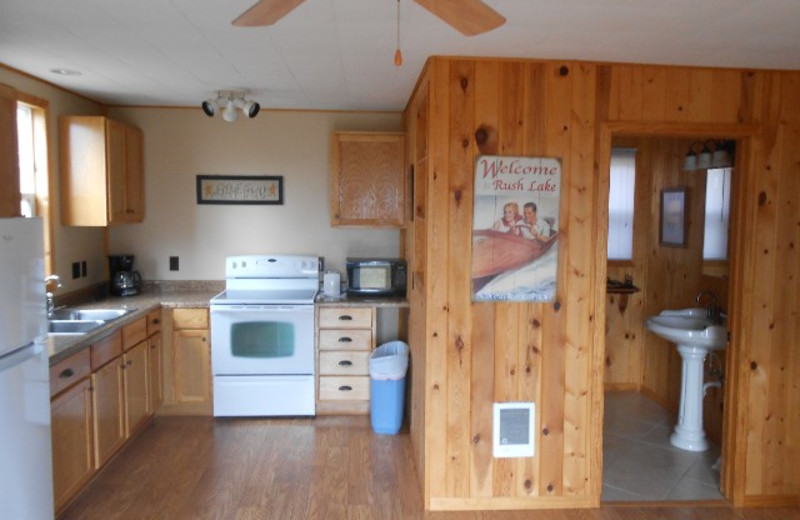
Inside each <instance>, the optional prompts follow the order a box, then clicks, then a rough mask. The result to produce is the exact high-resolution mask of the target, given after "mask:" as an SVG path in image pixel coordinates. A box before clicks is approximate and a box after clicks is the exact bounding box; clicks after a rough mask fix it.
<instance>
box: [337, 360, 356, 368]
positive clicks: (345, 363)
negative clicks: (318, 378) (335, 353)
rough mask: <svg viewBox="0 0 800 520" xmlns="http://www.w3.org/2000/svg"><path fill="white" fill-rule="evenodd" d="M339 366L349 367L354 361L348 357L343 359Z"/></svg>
mask: <svg viewBox="0 0 800 520" xmlns="http://www.w3.org/2000/svg"><path fill="white" fill-rule="evenodd" d="M339 366H340V367H349V366H353V362H352V361H350V360H347V359H343V360H341V361H339Z"/></svg>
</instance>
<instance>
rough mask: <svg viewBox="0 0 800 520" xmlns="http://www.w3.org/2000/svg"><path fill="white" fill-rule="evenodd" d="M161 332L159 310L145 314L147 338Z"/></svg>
mask: <svg viewBox="0 0 800 520" xmlns="http://www.w3.org/2000/svg"><path fill="white" fill-rule="evenodd" d="M157 332H161V309H160V308H159V309H154V310H152V311H150V312H148V313H147V337H148V338H149V337H150V336H152V335H153V334H155V333H157Z"/></svg>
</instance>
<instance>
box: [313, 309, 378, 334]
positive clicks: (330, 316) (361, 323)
mask: <svg viewBox="0 0 800 520" xmlns="http://www.w3.org/2000/svg"><path fill="white" fill-rule="evenodd" d="M319 327H320V328H323V329H330V328H337V329H372V307H322V308H320V310H319Z"/></svg>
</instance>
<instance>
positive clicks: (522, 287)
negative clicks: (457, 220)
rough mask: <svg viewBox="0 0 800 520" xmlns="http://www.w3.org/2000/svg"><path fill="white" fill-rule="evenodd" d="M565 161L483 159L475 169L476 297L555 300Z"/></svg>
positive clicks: (486, 298) (521, 158)
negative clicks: (560, 202) (562, 176)
mask: <svg viewBox="0 0 800 520" xmlns="http://www.w3.org/2000/svg"><path fill="white" fill-rule="evenodd" d="M560 181H561V163H560V161H559V160H558V159H554V158H531V157H503V156H481V157H479V158H478V161H477V162H476V168H475V207H474V216H473V229H472V297H473V300H476V301H495V300H506V301H551V300H553V299H554V298H555V288H556V273H557V266H558V248H557V247H555V248H554V247H553V246H554V245H556V244H557V243H558V237H559V232H558V221H557V217H558V209H559V197H560V184H561V182H560Z"/></svg>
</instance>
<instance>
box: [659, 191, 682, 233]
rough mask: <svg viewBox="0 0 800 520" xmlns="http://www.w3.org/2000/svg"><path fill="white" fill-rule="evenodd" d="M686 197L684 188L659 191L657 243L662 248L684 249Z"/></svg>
mask: <svg viewBox="0 0 800 520" xmlns="http://www.w3.org/2000/svg"><path fill="white" fill-rule="evenodd" d="M686 197H687V190H686V188H668V189H663V190H661V227H660V233H659V242H660V243H661V245H662V246H668V247H686V222H687V221H686V207H687V205H686Z"/></svg>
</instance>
